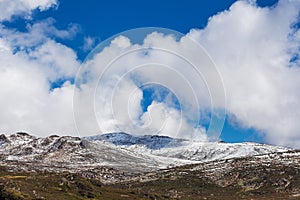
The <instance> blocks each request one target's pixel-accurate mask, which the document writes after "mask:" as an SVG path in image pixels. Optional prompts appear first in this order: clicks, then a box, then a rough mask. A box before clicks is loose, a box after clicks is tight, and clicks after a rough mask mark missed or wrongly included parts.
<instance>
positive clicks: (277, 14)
mask: <svg viewBox="0 0 300 200" xmlns="http://www.w3.org/2000/svg"><path fill="white" fill-rule="evenodd" d="M299 11H300V2H299V1H292V0H291V1H283V0H282V1H279V2H278V4H277V5H276V6H274V7H272V8H269V7H265V8H259V7H257V6H256V5H255V4H253V3H251V4H249V3H247V2H246V1H238V2H236V3H234V4H233V5H232V6H231V7H230V9H229V10H228V11H225V12H222V13H220V14H218V15H216V16H213V17H211V18H210V20H209V22H208V25H207V27H206V28H205V29H203V30H196V29H194V30H191V32H190V33H189V35H190V37H192V38H194V39H195V40H197V41H199V42H200V43H201V44H202V45H203V46H204V47H205V48H206V49H207V50H208V52H209V53H210V55H211V56H212V58H213V60H214V61H215V62H216V64H217V66H218V68H219V70H220V72H221V74H222V77H223V79H224V83H225V88H226V91H227V102H228V105H227V110H228V111H229V112H230V114H232V115H234V116H235V117H234V119H235V120H236V123H237V124H238V125H239V126H241V127H246V128H255V129H257V130H260V131H261V132H263V133H265V137H266V138H265V139H266V141H267V142H270V143H274V144H281V145H289V146H298V147H299V145H300V134H299V130H300V126H299V123H298V119H299V117H300V103H299V98H300V93H299V91H300V90H299V84H300V82H299V80H300V79H299V77H300V68H299V67H300V66H299V61H297V60H295V61H294V62H291V59H292V57H293V55H297V54H298V53H299V38H297V37H298V34H299V30H298V29H297V28H296V27H295V26H293V25H294V24H296V23H299Z"/></svg>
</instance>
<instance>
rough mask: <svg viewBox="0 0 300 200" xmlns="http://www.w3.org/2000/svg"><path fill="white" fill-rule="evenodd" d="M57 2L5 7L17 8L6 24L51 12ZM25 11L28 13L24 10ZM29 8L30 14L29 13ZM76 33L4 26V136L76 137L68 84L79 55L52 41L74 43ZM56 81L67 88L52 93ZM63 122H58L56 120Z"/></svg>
mask: <svg viewBox="0 0 300 200" xmlns="http://www.w3.org/2000/svg"><path fill="white" fill-rule="evenodd" d="M53 3H55V2H54V1H1V2H0V10H1V14H2V19H3V16H4V14H5V13H3V12H2V10H6V9H7V8H6V7H5V9H3V8H2V6H4V5H6V4H7V5H9V6H11V7H13V8H10V7H9V9H11V10H10V11H11V12H10V13H6V15H5V16H4V17H6V18H5V19H9V18H10V16H12V15H18V14H20V13H19V11H20V10H21V11H22V12H23V11H24V12H25V11H26V12H27V11H28V12H29V10H30V9H34V8H39V9H40V10H43V9H46V8H48V7H49V6H50V5H52V4H53ZM24 6H25V7H26V6H27V7H26V8H25V7H24ZM27 8H28V10H27ZM74 29H76V28H73V26H70V27H69V29H67V30H58V29H56V28H55V27H54V21H53V20H52V19H47V20H45V21H41V22H37V23H34V24H31V25H28V26H27V31H24V32H20V31H18V30H14V29H8V28H6V27H5V26H4V25H1V24H0V57H1V59H0V84H1V87H0V95H1V98H0V109H1V110H2V113H1V115H0V124H1V132H6V133H14V132H16V131H28V132H30V133H32V134H35V135H40V136H46V135H49V134H53V133H58V134H74V133H75V131H76V130H75V124H74V121H73V112H72V94H73V89H74V86H73V85H72V84H71V83H70V82H69V81H64V80H68V79H72V78H73V77H74V76H75V74H76V71H77V69H78V68H79V65H80V63H79V61H78V60H77V55H76V53H75V52H74V51H73V50H72V49H70V48H68V47H67V46H65V45H63V44H61V43H58V42H56V41H55V40H54V39H53V38H57V37H59V38H63V39H66V38H70V37H73V35H74V34H75V30H74ZM58 80H62V81H63V82H64V83H63V84H62V85H61V87H60V88H56V89H53V88H51V84H52V83H53V82H56V81H58ZM58 116H59V117H58Z"/></svg>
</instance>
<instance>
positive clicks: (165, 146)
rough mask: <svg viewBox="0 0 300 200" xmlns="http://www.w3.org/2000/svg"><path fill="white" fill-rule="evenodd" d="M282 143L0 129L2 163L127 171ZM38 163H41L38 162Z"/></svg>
mask: <svg viewBox="0 0 300 200" xmlns="http://www.w3.org/2000/svg"><path fill="white" fill-rule="evenodd" d="M288 150H289V149H288V148H284V147H276V146H270V145H264V144H256V143H237V144H229V143H218V142H199V141H189V140H184V139H174V138H170V137H166V136H157V135H156V136H151V135H146V136H133V135H130V134H127V133H109V134H104V135H96V136H90V137H85V138H79V137H71V136H57V135H52V136H49V137H46V138H37V137H34V136H31V135H29V134H27V133H16V134H12V135H3V134H2V135H0V154H1V162H2V164H7V163H10V164H12V163H14V162H18V163H19V162H23V163H27V164H28V163H35V165H36V166H40V167H41V168H47V167H48V166H53V167H57V166H59V167H61V168H63V169H69V170H73V169H74V170H76V169H80V168H85V169H90V168H93V167H111V168H114V169H117V170H122V171H128V172H142V171H152V170H157V169H164V168H169V167H172V166H180V165H185V164H192V163H202V162H208V161H215V160H222V159H230V158H237V157H246V156H255V155H263V154H270V153H274V152H285V151H288ZM43 166H44V167H43Z"/></svg>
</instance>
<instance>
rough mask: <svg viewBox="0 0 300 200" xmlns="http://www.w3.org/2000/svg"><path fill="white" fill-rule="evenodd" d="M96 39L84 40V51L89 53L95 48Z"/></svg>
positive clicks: (87, 38) (86, 38)
mask: <svg viewBox="0 0 300 200" xmlns="http://www.w3.org/2000/svg"><path fill="white" fill-rule="evenodd" d="M95 42H96V39H95V38H93V37H90V36H88V37H84V38H83V47H82V49H83V51H89V50H91V49H92V48H94V46H95Z"/></svg>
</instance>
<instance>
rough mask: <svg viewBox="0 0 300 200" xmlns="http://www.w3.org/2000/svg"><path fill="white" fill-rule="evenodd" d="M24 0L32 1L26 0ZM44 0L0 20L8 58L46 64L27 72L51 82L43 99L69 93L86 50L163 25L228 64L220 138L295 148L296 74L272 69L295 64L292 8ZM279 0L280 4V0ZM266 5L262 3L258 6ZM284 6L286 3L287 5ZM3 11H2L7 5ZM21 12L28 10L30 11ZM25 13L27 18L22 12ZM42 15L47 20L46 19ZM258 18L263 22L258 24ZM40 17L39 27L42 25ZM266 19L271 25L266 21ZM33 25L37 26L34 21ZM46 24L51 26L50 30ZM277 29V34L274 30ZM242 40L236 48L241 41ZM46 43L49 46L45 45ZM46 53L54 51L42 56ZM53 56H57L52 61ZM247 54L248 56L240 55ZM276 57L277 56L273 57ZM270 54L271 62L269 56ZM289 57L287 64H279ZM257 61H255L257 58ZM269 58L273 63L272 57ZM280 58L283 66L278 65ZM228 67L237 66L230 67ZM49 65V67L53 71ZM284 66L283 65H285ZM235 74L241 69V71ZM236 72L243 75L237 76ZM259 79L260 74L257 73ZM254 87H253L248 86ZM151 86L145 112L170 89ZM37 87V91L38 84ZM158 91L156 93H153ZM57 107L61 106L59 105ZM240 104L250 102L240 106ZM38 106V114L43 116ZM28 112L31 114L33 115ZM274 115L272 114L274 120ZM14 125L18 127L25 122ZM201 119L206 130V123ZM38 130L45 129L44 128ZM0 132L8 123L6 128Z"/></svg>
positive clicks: (268, 3)
mask: <svg viewBox="0 0 300 200" xmlns="http://www.w3.org/2000/svg"><path fill="white" fill-rule="evenodd" d="M7 2H9V1H6V0H5V1H4V3H2V4H3V5H4V6H5V3H7ZM26 2H33V1H31V0H26ZM45 2H46V1H45ZM47 2H49V4H47V5H40V7H38V6H36V5H34V4H32V5H31V4H28V5H30V6H32V7H29V8H28V9H27V10H26V11H22V12H20V11H19V10H18V9H23V8H24V5H23V7H22V6H20V7H18V5H17V3H15V4H14V3H11V2H10V3H11V4H14V5H13V6H15V7H16V8H15V13H10V14H2V15H1V14H0V20H2V21H0V23H1V25H3V26H2V27H0V48H1V44H2V43H1V42H2V41H1V40H3V41H4V42H3V44H8V45H7V48H8V49H9V48H11V51H12V55H11V56H12V60H16V57H17V58H18V59H19V58H22V59H24V57H25V58H26V56H28V60H27V61H28V63H30V62H31V61H33V60H34V61H35V62H34V63H33V64H34V65H35V64H36V65H41V66H47V67H45V68H47V69H46V70H45V71H43V70H42V71H43V72H38V73H44V72H45V73H46V75H44V76H43V77H38V76H37V77H35V78H33V77H32V78H31V80H33V79H36V80H40V79H39V78H41V80H47V81H48V82H49V83H50V92H49V91H48V93H49V95H50V97H47V98H46V99H51V98H53V99H55V98H58V99H55V101H54V102H57V101H60V98H61V99H63V97H60V96H59V95H58V94H56V93H59V92H60V93H61V95H62V96H63V95H66V94H65V91H68V89H70V88H71V87H72V85H73V84H74V78H75V74H76V69H77V68H78V66H79V65H80V64H81V63H82V62H83V61H84V59H85V58H86V56H87V55H88V54H89V52H90V50H91V49H92V48H93V47H95V46H96V45H97V44H98V43H100V42H102V41H104V40H106V39H107V38H109V37H111V36H113V35H115V34H118V33H120V32H122V31H126V30H129V29H134V28H140V27H163V28H168V29H172V30H175V31H179V32H181V33H183V34H190V35H191V36H192V37H193V38H194V39H196V40H197V41H199V42H200V43H201V44H203V46H204V47H205V48H207V50H208V52H210V53H211V56H212V58H213V59H214V60H215V61H216V63H217V65H219V66H220V68H221V71H223V70H224V69H225V70H224V71H223V72H224V74H225V75H224V77H225V82H226V77H227V78H228V77H229V79H232V80H233V81H232V82H231V81H227V82H226V83H227V84H228V85H229V86H230V87H235V88H234V89H235V90H233V91H235V92H231V91H230V87H229V90H228V94H229V95H228V98H229V100H228V101H229V108H228V113H229V114H228V118H226V121H225V124H224V129H223V132H222V135H221V139H222V140H224V141H227V142H242V141H254V142H266V143H272V144H273V143H274V144H281V143H282V144H283V145H291V146H293V145H294V146H297V145H295V142H294V141H300V137H299V135H297V134H296V131H295V130H297V126H296V125H295V123H293V122H294V121H295V120H296V119H297V118H296V117H295V116H297V115H298V114H295V115H290V114H288V113H290V111H291V110H297V105H298V104H297V103H295V102H294V99H297V98H298V96H297V95H298V93H297V92H295V91H297V90H298V88H296V86H295V85H297V83H296V82H295V81H296V78H294V77H292V74H294V75H295V74H298V72H290V71H289V72H288V71H287V72H286V74H288V75H286V76H287V77H289V78H287V77H285V76H284V75H285V73H278V72H277V71H276V69H275V68H276V67H274V66H277V65H278V66H279V65H280V66H281V65H282V66H283V65H288V66H289V67H291V65H292V66H294V65H299V63H298V59H297V57H298V53H299V48H298V49H297V44H298V39H297V37H296V35H297V34H296V33H297V31H298V28H295V29H292V28H290V27H292V26H297V25H295V22H294V21H295V20H294V18H293V17H294V15H293V16H292V14H290V13H292V12H289V11H287V10H284V11H283V13H285V12H286V13H287V14H286V16H281V15H280V12H277V11H276V9H272V8H273V7H276V6H277V0H257V1H256V4H255V3H254V4H255V5H254V4H253V2H254V1H251V0H249V1H247V2H248V3H247V4H249V5H251V6H248V5H247V4H243V3H240V4H238V3H236V1H235V0H221V1H198V0H186V1H171V0H166V1H159V0H153V1H136V0H132V1H121V0H119V1H116V0H112V1H102V2H99V1H95V0H85V1H81V0H79V1H75V2H74V0H59V1H58V3H57V5H58V6H53V7H51V5H53V4H55V2H56V0H47ZM249 2H250V3H249ZM251 2H252V3H251ZM282 2H284V0H283V1H282ZM7 4H8V3H7ZM290 4H292V3H290ZM295 4H296V3H295ZM28 5H27V6H28ZM232 5H234V7H232V8H231V10H230V11H228V12H224V11H225V10H228V9H229V8H230V7H231V6H232ZM42 6H44V7H45V8H44V7H42ZM288 6H289V5H284V3H282V5H280V6H278V7H279V8H278V10H279V9H288V8H289V7H288ZM297 6H298V5H297ZM50 7H51V8H50ZM265 7H266V8H267V9H262V8H265ZM3 8H4V7H3V6H2V5H1V4H0V11H1V9H3ZM36 8H40V9H36ZM291 8H292V7H291ZM41 10H42V11H41ZM289 10H291V9H290V8H289ZM281 11H282V10H281ZM296 11H297V9H295V12H296ZM26 12H27V13H26ZM2 13H4V11H3V12H2ZM20 13H22V14H20ZM24 13H25V14H24ZM257 13H258V14H257ZM269 13H271V14H269ZM26 14H28V16H27V15H26ZM24 15H26V16H27V17H24ZM239 15H241V19H240V21H239V19H238V18H239V17H236V16H239ZM242 15H243V16H242ZM277 15H278V16H277ZM290 15H291V16H290ZM272 16H273V18H274V20H273V18H272ZM212 17H213V19H212ZM276 17H277V18H276ZM285 17H286V19H285ZM49 18H51V20H49ZM3 19H4V20H3ZM47 19H48V21H47V22H45V20H47ZM209 19H212V20H209ZM242 20H245V21H242ZM251 20H252V21H251ZM292 20H294V21H292ZM277 21H278V23H277ZM299 21H300V20H298V23H299ZM261 22H262V23H265V24H264V25H262V26H261ZM43 23H44V25H41V24H43ZM251 23H253V24H252V26H250V25H249V27H246V28H249V30H247V31H249V34H247V32H246V31H245V32H243V28H240V27H241V26H243V25H244V24H251ZM45 24H46V25H45ZM266 24H267V25H268V27H267V26H265V25H266ZM296 24H297V23H296ZM35 25H37V26H36V27H35ZM269 25H270V26H269ZM43 27H44V28H43ZM45 27H46V28H45ZM265 27H266V28H265ZM276 27H277V28H278V27H286V29H284V28H282V30H281V29H280V30H277V31H275V32H274V34H273V32H272V31H273V30H275V29H276ZM47 28H49V30H48V31H47ZM251 28H252V29H251ZM41 29H43V30H42V31H41V32H40V33H38V32H30V31H31V30H34V31H36V30H41ZM192 29H195V30H196V31H194V32H193V31H191V30H192ZM264 29H266V30H264ZM283 29H284V30H283ZM199 30H201V31H202V32H203V33H200V32H201V31H199ZM223 30H224V31H223ZM227 31H228V33H227ZM281 31H282V32H281ZM277 32H279V33H278V34H277ZM27 33H29V34H31V35H30V36H29V37H28V35H26V34H27ZM270 33H272V37H270V38H271V39H270V41H269V40H268V39H269V36H271V35H270ZM201 34H202V35H201ZM214 35H217V36H218V37H215V38H214V37H213V36H214ZM231 35H233V36H232V37H236V39H237V40H236V41H238V44H235V38H231ZM299 35H300V34H299ZM211 36H212V37H211ZM294 36H295V37H294ZM222 37H224V38H225V39H224V46H225V47H226V49H222V47H223V41H222V40H223V38H222ZM24 38H25V39H24ZM26 38H27V39H28V38H30V39H31V40H32V41H31V40H30V42H32V43H34V44H32V45H30V44H27V43H26ZM220 38H221V39H220ZM282 38H288V39H289V40H288V41H284V42H283V43H279V44H278V45H277V44H274V46H272V45H273V43H276V42H277V41H282ZM87 39H90V40H91V45H90V46H89V47H85V44H87V42H86V41H87ZM227 39H228V41H229V42H228V44H227V43H226V42H227ZM220 40H221V42H220ZM257 41H258V42H257ZM264 42H266V44H267V45H264V46H259V44H261V43H264ZM221 43H222V44H221ZM240 44H241V46H239V45H240ZM254 44H255V45H254ZM44 46H46V47H45V48H43V47H44ZM225 47H224V48H225ZM231 47H232V48H231ZM268 47H269V48H268ZM47 48H49V49H50V50H51V52H47ZM235 48H236V49H235ZM239 48H240V49H243V51H242V52H243V53H245V54H241V55H240V56H241V57H238V56H236V57H235V55H239V52H240V50H239ZM24 49H25V50H24ZM256 49H258V51H256ZM273 49H275V50H274V51H275V52H273ZM50 50H49V51H50ZM277 50H278V51H277ZM64 52H67V53H66V55H61V57H64V58H61V57H60V54H62V53H64ZM257 52H260V53H261V54H259V55H256V53H257ZM269 52H270V53H269ZM0 53H1V51H0ZM222 53H224V55H225V54H226V56H227V57H226V56H224V57H225V60H224V58H223V56H222ZM48 55H50V57H51V56H52V57H51V58H50V57H47V56H48ZM249 55H250V56H249ZM55 57H57V59H56V58H55ZM226 58H231V59H236V60H234V61H237V63H238V64H236V63H235V62H232V63H233V64H232V63H230V64H231V65H230V67H228V63H225V64H224V66H223V63H224V62H227V59H226ZM248 58H249V60H250V62H246V61H245V60H247V59H248ZM261 58H265V60H264V59H262V60H261ZM277 58H278V60H276V59H277ZM287 58H289V59H287ZM65 59H66V60H65ZM272 59H273V61H274V63H275V64H274V63H272V62H271V61H270V60H272ZM286 59H287V60H290V61H292V62H289V63H284V61H285V60H286ZM25 60H26V59H25ZM253 60H254V61H253ZM256 60H258V61H257V62H255V61H256ZM27 61H26V62H27ZM252 61H253V62H252ZM268 61H270V63H269V62H268ZM3 62H6V61H3ZM20 62H21V61H20ZM240 62H241V66H243V67H244V68H241V69H240V70H236V69H238V68H239V65H240ZM282 62H283V64H281V63H282ZM7 63H8V64H7ZM7 63H4V64H3V63H2V65H3V66H10V65H12V64H11V63H13V64H15V63H14V62H13V61H7ZM28 63H27V64H28ZM61 63H68V64H69V66H67V67H65V66H62V67H61V66H60V65H63V64H61ZM249 63H250V64H249ZM17 64H19V63H17ZM31 64H32V63H31ZM247 65H251V67H253V66H255V67H254V69H253V70H252V71H248V68H247V67H248V66H247ZM24 66H27V65H24ZM233 66H235V68H234V67H233ZM0 67H1V63H0ZM60 67H61V68H63V69H61V68H60ZM272 67H273V68H272ZM48 68H49V69H48ZM271 68H272V69H271ZM291 68H292V67H291ZM20 70H21V69H20ZM52 70H54V72H53V71H52ZM284 70H287V69H286V68H284ZM27 72H28V70H27ZM34 72H35V71H34ZM239 72H240V73H241V74H239ZM22 73H23V71H22ZM22 73H21V74H22ZM24 73H25V72H24ZM251 73H253V74H251ZM290 73H291V74H290ZM33 74H34V73H33ZM231 74H232V75H231ZM283 74H284V75H283ZM22 75H23V74H22ZM248 75H249V77H250V78H249V80H247V78H248ZM24 76H25V75H24ZM22 77H23V76H22ZM240 77H242V78H241V79H240ZM257 77H259V78H260V79H257ZM287 79H289V80H290V82H287V83H286V84H281V83H280V82H274V80H287ZM3 80H4V79H3ZM243 80H245V83H244V82H241V81H243ZM253 80H257V83H259V84H257V85H255V84H254V83H253ZM9 81H10V80H9ZM9 81H7V82H9ZM47 81H45V84H47V83H48V82H47ZM247 81H248V82H247ZM42 82H43V81H42ZM68 84H70V85H68ZM35 85H36V84H35ZM239 85H241V87H239ZM252 85H254V86H253V88H252ZM42 86H43V85H42V84H41V87H42ZM242 86H243V87H242ZM281 86H282V88H281ZM16 87H20V86H16ZM43 87H46V86H43ZM69 87H70V88H69ZM30 88H32V87H30ZM56 89H57V90H56ZM156 89H157V90H155V89H153V88H150V89H149V88H142V91H143V100H142V101H141V106H142V110H143V111H144V112H145V111H147V107H148V106H150V105H151V103H152V102H153V101H157V102H162V101H164V100H165V96H166V94H167V93H168V92H167V91H166V90H164V89H161V88H160V89H159V87H157V88H156ZM38 90H42V89H41V88H38ZM245 91H247V93H245ZM1 92H2V91H1V90H0V93H1ZM4 92H6V91H4ZM29 92H33V94H36V93H35V91H31V90H30V91H29ZM159 92H160V94H158V93H159ZM251 92H252V93H251ZM4 94H5V95H7V94H6V93H3V95H4ZM38 94H40V93H38ZM1 95H2V93H1ZM10 95H14V94H11V93H9V94H8V95H7V96H10ZM22 95H23V94H21V93H20V96H18V97H23V96H22ZM247 95H249V96H247ZM264 95H265V96H264ZM280 95H281V96H280ZM293 95H294V96H293ZM172 98H174V96H172ZM236 99H238V100H236ZM248 99H250V100H251V101H250V100H249V101H250V102H251V103H249V104H244V103H245V101H248ZM270 99H275V100H274V102H270ZM235 100H236V101H235ZM37 101H38V102H43V101H45V100H44V99H43V100H41V99H37ZM177 101H178V99H175V100H174V101H173V103H174V102H175V103H174V105H173V107H175V108H176V109H179V108H180V106H179V105H178V103H177ZM29 102H30V100H29ZM62 102H65V101H62ZM252 103H253V104H252ZM296 104H297V105H296ZM3 105H6V104H3ZM39 105H40V104H39ZM41 105H42V103H41ZM62 105H63V103H62ZM62 105H61V107H63V106H62ZM243 106H244V107H247V108H243ZM5 107H7V108H8V107H9V106H7V105H6V106H5ZM5 107H4V108H5ZM12 107H14V106H12ZM15 107H18V106H15ZM49 107H51V106H49ZM53 107H55V109H57V110H60V109H61V107H57V106H56V105H55V106H54V105H53ZM20 108H21V110H22V109H24V110H22V111H20V110H17V111H16V112H14V113H17V114H16V116H18V117H19V118H20V119H19V120H20V121H22V120H24V117H23V118H22V116H26V114H27V110H26V106H20ZM262 108H266V110H265V112H261V110H262ZM32 109H34V110H36V112H33V113H38V114H37V116H44V115H48V114H45V113H43V112H42V111H41V110H40V108H35V107H33V108H32ZM55 109H52V110H55ZM42 110H43V109H42ZM40 112H41V113H42V114H40ZM49 112H50V111H49ZM3 113H5V112H3ZM24 113H25V114H24ZM282 115H283V116H282ZM9 116H10V115H5V114H3V119H5V118H6V119H8V118H9ZM16 116H15V117H16ZM49 116H52V114H49ZM53 116H54V114H53ZM69 116H71V115H70V114H68V116H67V117H69ZM260 116H262V118H263V117H264V118H265V119H266V120H264V119H262V120H260ZM274 116H275V117H274ZM1 118H2V116H0V122H1V123H2V124H3V123H5V120H3V122H2V121H1ZM27 118H28V119H30V117H27ZM32 118H34V117H32ZM41 118H43V117H41ZM281 119H283V120H281ZM44 120H46V119H44ZM47 120H49V119H47ZM51 120H53V121H55V120H56V119H55V117H54V119H52V118H51V119H50V121H51ZM272 120H274V123H273V122H272ZM61 121H62V120H59V122H57V124H58V125H57V128H56V129H55V130H53V131H60V130H64V128H61V127H65V124H63V123H62V122H61ZM37 123H39V122H37ZM17 124H18V125H19V124H22V123H17ZM28 124H29V125H28ZM28 124H26V126H24V127H27V128H24V130H25V131H26V130H27V129H28V130H29V131H30V130H33V128H32V125H30V123H28ZM69 124H71V123H69ZM275 124H276V128H275V126H274V127H273V125H275ZM203 125H204V126H205V127H206V128H207V124H203ZM37 126H39V125H37ZM7 127H9V124H7ZM18 127H19V126H18ZM20 129H22V126H20V128H19V129H18V130H20ZM40 129H41V130H43V127H42V128H40ZM4 130H6V129H5V128H4ZM10 130H11V129H10V128H7V131H10ZM12 130H14V129H12ZM66 130H67V129H66ZM69 130H71V129H68V131H67V132H68V133H70V132H72V131H69ZM263 130H265V131H263ZM277 130H278V131H277ZM285 131H286V132H288V134H287V135H288V136H285V135H281V132H285ZM46 132H47V131H46ZM273 132H274V134H273ZM265 135H267V136H268V137H267V139H266V138H264V137H265ZM293 138H294V139H293ZM298 139H299V140H298Z"/></svg>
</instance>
